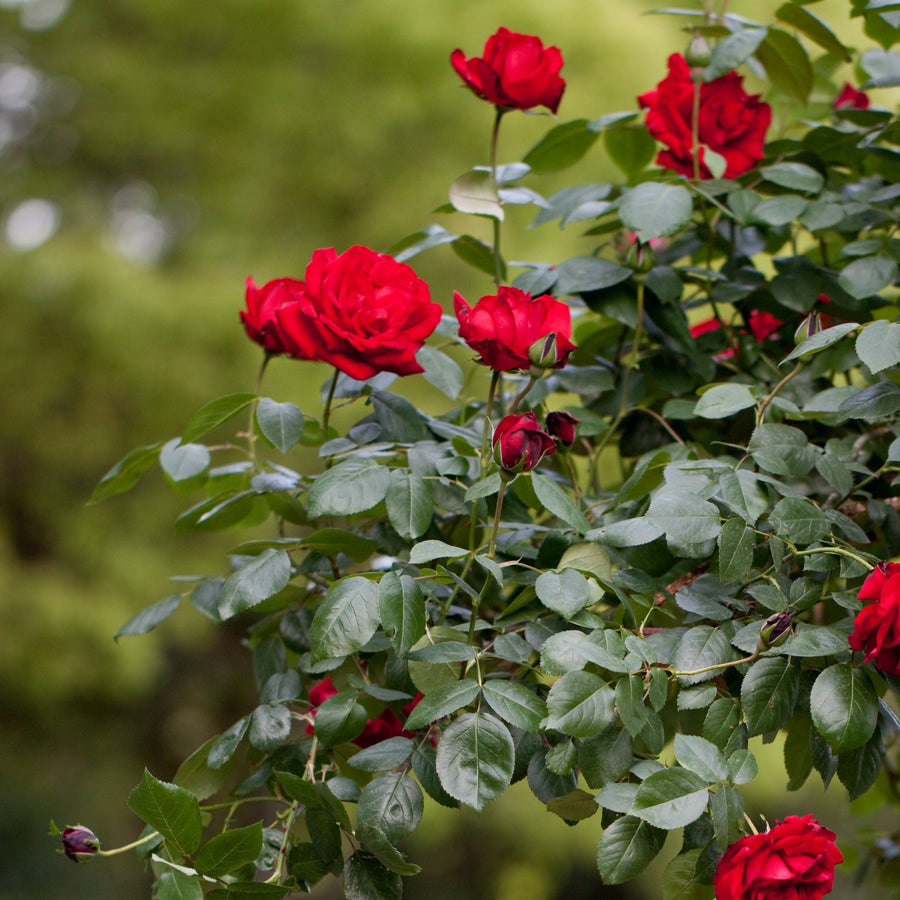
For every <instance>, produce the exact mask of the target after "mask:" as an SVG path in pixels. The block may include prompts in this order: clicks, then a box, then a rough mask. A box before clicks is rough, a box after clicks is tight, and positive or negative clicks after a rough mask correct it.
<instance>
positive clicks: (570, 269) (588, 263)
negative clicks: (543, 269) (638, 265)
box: [556, 256, 633, 294]
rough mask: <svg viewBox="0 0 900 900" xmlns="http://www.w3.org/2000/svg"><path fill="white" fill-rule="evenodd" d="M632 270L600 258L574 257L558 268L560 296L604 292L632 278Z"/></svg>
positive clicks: (557, 280) (557, 276)
mask: <svg viewBox="0 0 900 900" xmlns="http://www.w3.org/2000/svg"><path fill="white" fill-rule="evenodd" d="M632 274H633V273H632V271H631V269H627V268H625V266H620V265H618V264H617V263H614V262H613V261H612V260H610V259H603V258H601V257H598V256H573V257H571V258H570V259H566V260H563V261H562V262H561V263H560V264H559V265H558V266H557V267H556V284H557V289H558V293H560V294H580V293H583V292H586V291H602V290H604V289H605V288H608V287H612V286H613V285H615V284H621V283H622V282H623V281H627V280H628V279H629V278H631V276H632Z"/></svg>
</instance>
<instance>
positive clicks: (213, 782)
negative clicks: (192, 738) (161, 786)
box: [172, 736, 231, 800]
mask: <svg viewBox="0 0 900 900" xmlns="http://www.w3.org/2000/svg"><path fill="white" fill-rule="evenodd" d="M218 740H219V738H218V737H216V736H213V737H211V738H210V739H209V740H208V741H206V743H204V744H202V745H201V746H199V747H198V748H197V749H196V750H195V751H194V752H193V753H192V754H191V755H190V756H189V757H188V758H187V759H186V760H185V761H184V762H183V763H182V764H181V765H180V766H179V767H178V770H177V771H176V772H175V776H174V777H173V778H172V782H173V783H174V784H177V785H178V786H179V787H183V788H184V789H185V790H187V791H190V792H191V793H192V794H193V795H194V796H195V797H196V798H197V799H198V800H205V799H206V798H207V797H211V796H212V795H213V794H215V793H216V791H218V790H219V788H221V787H222V785H223V784H224V783H225V780H226V779H227V778H228V774H229V771H230V768H231V767H230V766H220V767H218V768H213V767H212V766H210V764H209V754H210V751H211V750H212V748H213V747H214V746H215V745H216V743H218Z"/></svg>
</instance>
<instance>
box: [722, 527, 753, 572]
mask: <svg viewBox="0 0 900 900" xmlns="http://www.w3.org/2000/svg"><path fill="white" fill-rule="evenodd" d="M755 546H756V532H755V531H754V530H753V529H752V528H750V527H749V526H748V525H747V524H746V523H745V522H744V520H743V519H742V518H740V517H739V516H733V517H732V518H730V519H728V520H727V521H726V522H725V524H724V525H723V526H722V533H721V534H720V535H719V578H721V579H722V581H743V580H744V578H745V577H746V575H747V573H748V572H749V571H750V567H751V566H752V565H753V551H754V548H755Z"/></svg>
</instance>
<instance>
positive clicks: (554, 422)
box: [545, 410, 581, 447]
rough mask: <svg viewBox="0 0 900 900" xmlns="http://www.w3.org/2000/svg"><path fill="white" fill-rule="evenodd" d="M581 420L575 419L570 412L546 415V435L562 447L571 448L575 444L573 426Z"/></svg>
mask: <svg viewBox="0 0 900 900" xmlns="http://www.w3.org/2000/svg"><path fill="white" fill-rule="evenodd" d="M580 421H581V419H576V418H575V416H573V415H572V413H570V412H566V411H565V410H562V411H561V412H552V413H547V420H546V423H545V427H546V429H547V433H548V434H549V435H550V436H551V437H552V438H554V439H555V440H556V443H557V444H559V445H560V446H562V447H571V446H572V444H573V443H575V426H576V425H578V423H579V422H580Z"/></svg>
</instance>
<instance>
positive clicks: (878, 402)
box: [840, 381, 900, 419]
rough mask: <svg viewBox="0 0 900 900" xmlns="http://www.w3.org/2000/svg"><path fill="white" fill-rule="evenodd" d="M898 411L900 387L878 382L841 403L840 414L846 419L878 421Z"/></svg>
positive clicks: (891, 383) (887, 382)
mask: <svg viewBox="0 0 900 900" xmlns="http://www.w3.org/2000/svg"><path fill="white" fill-rule="evenodd" d="M898 410H900V387H898V386H897V385H896V384H894V382H893V381H879V382H878V383H877V384H872V385H869V387H867V388H863V389H862V390H861V391H857V392H856V393H855V394H852V395H851V396H849V397H847V398H845V399H844V400H843V401H841V405H840V412H841V413H843V415H844V416H845V417H846V418H848V419H878V418H881V417H883V416H890V415H893V414H894V413H895V412H897V411H898Z"/></svg>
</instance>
